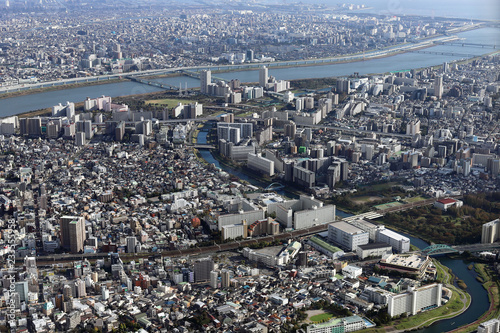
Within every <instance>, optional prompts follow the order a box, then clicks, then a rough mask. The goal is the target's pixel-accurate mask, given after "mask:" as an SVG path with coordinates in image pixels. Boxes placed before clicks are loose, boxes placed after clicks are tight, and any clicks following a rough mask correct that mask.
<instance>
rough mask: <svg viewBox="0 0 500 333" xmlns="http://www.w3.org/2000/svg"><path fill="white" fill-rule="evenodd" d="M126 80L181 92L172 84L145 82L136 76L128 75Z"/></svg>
mask: <svg viewBox="0 0 500 333" xmlns="http://www.w3.org/2000/svg"><path fill="white" fill-rule="evenodd" d="M125 78H126V79H128V80H130V81H133V82H138V83H142V84H146V85H148V86H153V87H158V88H162V89H170V90H179V87H175V86H172V85H170V84H166V83H160V82H156V81H148V80H144V79H141V78H138V77H135V76H131V75H127V76H125Z"/></svg>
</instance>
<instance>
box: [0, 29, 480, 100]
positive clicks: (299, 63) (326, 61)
mask: <svg viewBox="0 0 500 333" xmlns="http://www.w3.org/2000/svg"><path fill="white" fill-rule="evenodd" d="M473 28H474V29H480V28H482V27H481V26H474V27H473ZM430 38H438V39H439V38H443V36H432V37H430ZM421 43H424V44H422V45H419V44H412V43H404V44H398V45H397V46H394V45H393V46H388V47H386V48H383V49H380V50H377V49H374V50H370V51H366V52H359V53H354V54H347V55H342V56H335V57H325V58H318V59H305V60H304V59H302V60H290V61H278V62H271V63H262V65H267V66H268V67H269V68H270V69H271V68H280V69H281V68H283V69H286V68H294V67H310V66H324V65H331V64H345V63H353V62H364V61H368V60H374V59H380V58H387V57H392V56H397V55H400V54H404V53H408V52H411V51H416V50H420V49H423V48H429V47H433V46H438V44H434V43H432V42H429V41H428V40H423V41H421ZM400 48H403V49H400ZM378 52H382V53H383V54H371V53H378ZM363 54H365V56H363ZM349 57H352V58H351V59H345V58H349ZM248 66H250V65H248ZM248 66H245V65H234V66H231V67H229V66H227V65H220V66H219V67H226V69H223V70H220V69H217V67H218V66H206V67H207V68H209V67H210V68H211V70H212V71H213V73H214V74H216V73H224V72H237V71H247V70H258V68H259V67H260V66H255V67H251V68H248ZM245 67H246V68H245ZM197 68H203V66H197V67H195V68H193V70H197ZM186 69H190V68H189V67H187V68H186ZM166 70H168V69H166ZM127 74H129V75H141V72H140V73H134V72H131V73H124V75H127ZM144 75H147V73H144ZM177 76H182V74H180V73H166V74H161V75H155V74H153V75H151V76H148V77H149V78H162V77H163V78H169V77H177ZM327 77H330V76H327ZM95 78H97V77H92V79H95ZM122 81H128V80H127V79H123V78H121V79H110V80H106V79H104V78H103V79H102V80H96V81H93V82H82V83H77V84H75V83H72V84H68V85H64V84H61V81H54V82H53V83H54V84H58V85H56V86H51V87H46V88H34V89H26V90H22V91H12V92H9V91H6V92H0V98H2V99H4V98H10V97H16V96H24V95H30V94H35V93H40V92H47V91H54V90H63V89H71V88H78V87H85V86H93V85H101V84H107V83H117V82H122ZM46 84H51V82H48V83H46ZM13 89H14V88H13ZM112 97H114V96H112Z"/></svg>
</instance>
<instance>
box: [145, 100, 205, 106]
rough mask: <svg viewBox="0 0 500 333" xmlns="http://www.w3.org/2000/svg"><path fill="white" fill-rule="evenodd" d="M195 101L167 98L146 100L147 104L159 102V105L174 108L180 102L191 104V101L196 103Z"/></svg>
mask: <svg viewBox="0 0 500 333" xmlns="http://www.w3.org/2000/svg"><path fill="white" fill-rule="evenodd" d="M194 102H196V101H192V100H189V99H173V98H166V99H150V100H149V101H146V104H147V105H154V104H158V105H163V106H166V107H168V108H173V107H176V106H177V104H179V103H182V104H190V103H194Z"/></svg>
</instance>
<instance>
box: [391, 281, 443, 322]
mask: <svg viewBox="0 0 500 333" xmlns="http://www.w3.org/2000/svg"><path fill="white" fill-rule="evenodd" d="M442 289H443V285H442V284H441V283H433V284H430V285H427V286H423V287H420V288H409V289H408V291H407V292H405V293H403V294H399V295H390V296H389V297H388V299H387V305H388V306H387V312H388V314H389V316H391V317H395V316H399V315H401V314H403V313H406V314H408V315H416V314H417V313H418V312H421V311H425V310H430V309H432V308H434V307H439V306H441V294H442Z"/></svg>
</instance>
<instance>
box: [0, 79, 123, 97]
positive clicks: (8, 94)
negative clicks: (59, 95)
mask: <svg viewBox="0 0 500 333" xmlns="http://www.w3.org/2000/svg"><path fill="white" fill-rule="evenodd" d="M125 81H129V80H127V79H111V80H102V81H92V82H83V83H72V84H62V85H56V86H52V87H45V88H34V89H26V90H19V91H12V92H0V100H1V99H5V98H11V97H20V96H26V95H32V94H39V93H42V92H49V91H59V90H65V89H73V88H82V87H89V86H99V85H104V84H111V83H119V82H125ZM54 83H57V81H54Z"/></svg>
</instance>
